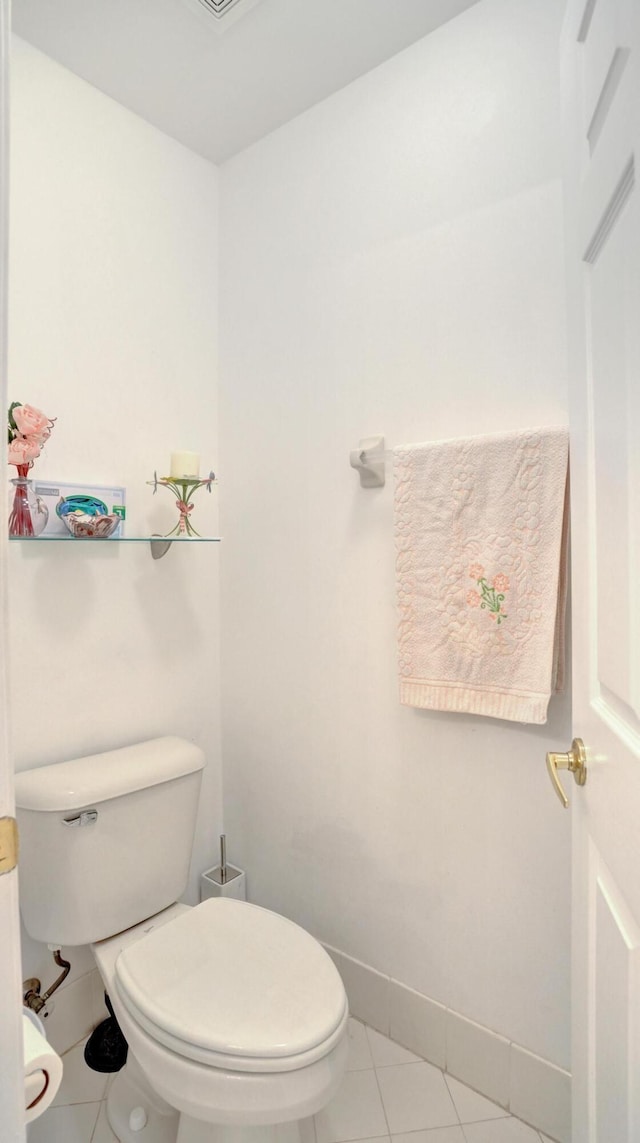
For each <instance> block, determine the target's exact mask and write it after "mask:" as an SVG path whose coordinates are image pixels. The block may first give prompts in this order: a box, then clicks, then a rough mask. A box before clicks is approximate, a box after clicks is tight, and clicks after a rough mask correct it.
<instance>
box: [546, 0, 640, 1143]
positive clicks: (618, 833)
mask: <svg viewBox="0 0 640 1143" xmlns="http://www.w3.org/2000/svg"><path fill="white" fill-rule="evenodd" d="M562 69H563V92H564V105H565V133H564V139H565V154H566V182H565V185H566V198H565V207H566V230H567V274H568V282H569V289H568V298H569V350H570V378H571V386H570V420H571V480H572V535H573V552H572V560H573V604H574V611H573V614H574V622H573V632H574V651H573V666H574V705H573V724H574V733H575V734H576V735H577V736H579V737H580V738H582V739H583V740H584V743H585V746H586V748H587V765H588V779H587V783H586V786H584V787H583V788H581V789H579V788H578V787H577V786H573V785H572V786H571V789H569V788H568V787H567V793H568V794H569V797H570V798H571V801H572V803H573V811H572V812H573V819H572V826H573V839H574V840H573V931H574V940H573V966H572V967H573V1018H572V1019H573V1050H572V1071H573V1088H574V1101H573V1139H574V1143H640V190H639V188H638V178H639V176H640V0H569V4H568V11H567V19H566V21H565V27H564V32H563V43H562ZM565 774H566V772H565ZM569 780H570V779H569Z"/></svg>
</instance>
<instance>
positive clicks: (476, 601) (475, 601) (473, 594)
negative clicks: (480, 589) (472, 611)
mask: <svg viewBox="0 0 640 1143" xmlns="http://www.w3.org/2000/svg"><path fill="white" fill-rule="evenodd" d="M467 603H468V604H469V607H479V606H480V596H479V595H478V593H477V591H468V592H467Z"/></svg>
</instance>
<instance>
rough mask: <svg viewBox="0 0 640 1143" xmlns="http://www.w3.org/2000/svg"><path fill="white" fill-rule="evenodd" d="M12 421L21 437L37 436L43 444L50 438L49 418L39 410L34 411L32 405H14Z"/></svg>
mask: <svg viewBox="0 0 640 1143" xmlns="http://www.w3.org/2000/svg"><path fill="white" fill-rule="evenodd" d="M13 419H14V421H15V422H16V427H17V429H18V432H19V433H21V435H22V436H23V437H32V436H38V437H40V439H41V440H42V442H43V443H44V441H46V440H47V439H48V438H49V437H50V436H51V422H50V421H49V418H48V417H46V416H45V414H44V413H42V412H41V411H40V409H34V407H33V405H16V407H15V409H14V410H13Z"/></svg>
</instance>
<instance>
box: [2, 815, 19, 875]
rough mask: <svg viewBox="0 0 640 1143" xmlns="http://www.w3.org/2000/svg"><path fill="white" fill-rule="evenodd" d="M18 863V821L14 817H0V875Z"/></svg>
mask: <svg viewBox="0 0 640 1143" xmlns="http://www.w3.org/2000/svg"><path fill="white" fill-rule="evenodd" d="M17 864H18V823H17V821H16V819H15V818H0V876H2V874H3V873H11V870H12V869H15V867H16V865H17Z"/></svg>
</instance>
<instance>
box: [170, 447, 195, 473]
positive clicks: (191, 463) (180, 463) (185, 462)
mask: <svg viewBox="0 0 640 1143" xmlns="http://www.w3.org/2000/svg"><path fill="white" fill-rule="evenodd" d="M170 476H171V477H172V478H173V479H174V480H184V479H185V478H186V477H188V476H193V477H195V478H196V480H197V479H198V477H199V476H200V457H199V455H198V453H197V452H185V451H184V450H183V451H181V452H172V453H171V471H170Z"/></svg>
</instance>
